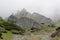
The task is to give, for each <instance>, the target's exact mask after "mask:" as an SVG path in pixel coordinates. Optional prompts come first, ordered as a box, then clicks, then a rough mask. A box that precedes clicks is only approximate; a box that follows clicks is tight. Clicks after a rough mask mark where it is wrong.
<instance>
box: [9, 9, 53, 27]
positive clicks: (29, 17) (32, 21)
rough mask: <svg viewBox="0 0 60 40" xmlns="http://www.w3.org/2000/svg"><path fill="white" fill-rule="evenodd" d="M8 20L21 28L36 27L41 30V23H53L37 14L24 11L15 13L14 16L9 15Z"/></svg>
mask: <svg viewBox="0 0 60 40" xmlns="http://www.w3.org/2000/svg"><path fill="white" fill-rule="evenodd" d="M8 20H10V21H12V22H16V24H17V25H20V26H21V27H36V28H39V27H40V28H41V23H44V24H48V25H52V24H53V22H52V20H51V19H50V18H47V17H45V16H43V15H40V14H38V13H33V14H31V13H29V12H28V11H26V9H23V10H21V11H20V12H17V14H16V15H14V16H13V15H11V16H10V17H9V18H8Z"/></svg>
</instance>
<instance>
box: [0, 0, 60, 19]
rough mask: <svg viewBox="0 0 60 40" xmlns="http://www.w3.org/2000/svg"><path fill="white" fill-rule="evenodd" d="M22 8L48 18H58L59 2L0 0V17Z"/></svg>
mask: <svg viewBox="0 0 60 40" xmlns="http://www.w3.org/2000/svg"><path fill="white" fill-rule="evenodd" d="M23 8H25V9H27V11H29V12H31V13H33V12H37V13H40V14H42V15H44V16H46V17H49V18H54V19H56V18H58V17H60V15H59V14H60V0H0V16H2V17H3V18H5V17H8V16H9V15H11V14H12V13H14V14H15V13H16V12H17V11H18V10H22V9H23Z"/></svg>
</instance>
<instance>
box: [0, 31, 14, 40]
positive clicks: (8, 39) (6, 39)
mask: <svg viewBox="0 0 60 40" xmlns="http://www.w3.org/2000/svg"><path fill="white" fill-rule="evenodd" d="M2 34H3V35H2V37H3V39H0V40H11V39H12V36H13V34H12V33H11V32H10V31H8V32H7V33H2Z"/></svg>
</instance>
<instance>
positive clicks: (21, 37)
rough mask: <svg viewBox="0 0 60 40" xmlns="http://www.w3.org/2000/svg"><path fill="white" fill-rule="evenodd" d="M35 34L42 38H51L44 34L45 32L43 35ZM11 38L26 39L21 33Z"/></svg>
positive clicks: (44, 39) (14, 39) (15, 39)
mask: <svg viewBox="0 0 60 40" xmlns="http://www.w3.org/2000/svg"><path fill="white" fill-rule="evenodd" d="M36 36H38V37H41V38H42V40H50V39H51V38H50V36H49V35H46V34H44V35H36ZM13 40H26V38H25V37H24V36H22V35H14V36H13Z"/></svg>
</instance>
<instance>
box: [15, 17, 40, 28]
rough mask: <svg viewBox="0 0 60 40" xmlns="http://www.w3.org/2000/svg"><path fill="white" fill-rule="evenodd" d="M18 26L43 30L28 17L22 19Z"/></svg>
mask: <svg viewBox="0 0 60 40" xmlns="http://www.w3.org/2000/svg"><path fill="white" fill-rule="evenodd" d="M16 24H17V25H20V26H21V27H30V28H32V27H34V28H41V26H40V24H39V23H37V22H36V21H34V20H33V19H30V18H27V17H21V18H20V19H19V20H18V21H17V23H16Z"/></svg>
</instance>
